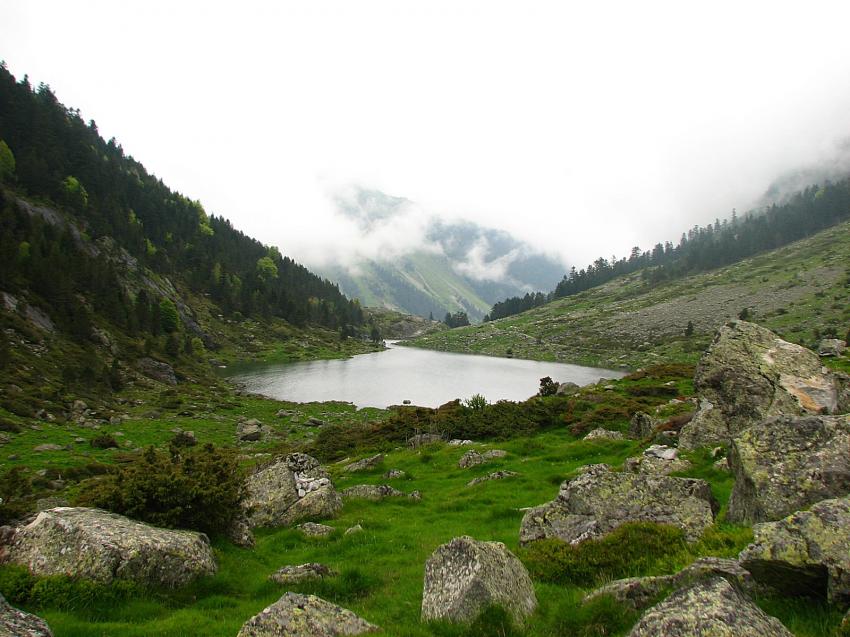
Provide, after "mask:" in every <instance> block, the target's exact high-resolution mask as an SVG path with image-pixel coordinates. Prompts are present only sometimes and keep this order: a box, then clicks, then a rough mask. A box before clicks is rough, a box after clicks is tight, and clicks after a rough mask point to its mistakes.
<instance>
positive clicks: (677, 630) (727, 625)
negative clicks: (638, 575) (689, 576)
mask: <svg viewBox="0 0 850 637" xmlns="http://www.w3.org/2000/svg"><path fill="white" fill-rule="evenodd" d="M659 635H664V637H719V636H721V635H724V636H725V635H729V636H732V635H734V636H735V637H792V633H791V632H789V631H788V629H787V628H785V626H783V625H782V622H780V621H779V620H778V619H776V618H775V617H771V616H770V615H767V614H766V613H765V612H764V611H762V610H761V609H760V608H759V607H758V606H756V605H755V604H753V603H752V602H751V601H750V600H749V599H747V598H746V597H744V596H743V595H742V594H741V593H739V592H738V591H737V590H736V589H735V587H734V586H732V585H731V584H730V583H729V582H728V581H726V580H725V579H723V578H722V577H716V578H713V579H709V580H706V581H702V582H697V583H696V584H693V585H691V586H688V587H686V588H683V589H680V590H678V591H676V592H675V593H673V594H672V595H670V597H668V598H667V599H666V600H664V601H663V602H661V603H660V604H658V605H656V606H653V607H652V608H650V609H649V610H648V611H647V612H646V614H645V615H644V616H643V617H642V618H641V620H640V621H639V622H638V623H637V624H636V625H635V627H634V628H632V631H631V632H630V633H629V637H658V636H659Z"/></svg>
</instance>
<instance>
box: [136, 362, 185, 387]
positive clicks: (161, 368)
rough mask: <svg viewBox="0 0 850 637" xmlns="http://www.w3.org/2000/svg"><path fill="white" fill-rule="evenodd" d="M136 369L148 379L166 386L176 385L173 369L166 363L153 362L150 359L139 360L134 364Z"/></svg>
mask: <svg viewBox="0 0 850 637" xmlns="http://www.w3.org/2000/svg"><path fill="white" fill-rule="evenodd" d="M136 368H137V369H138V370H139V371H140V372H141V373H142V374H144V375H145V376H147V377H148V378H152V379H154V380H156V381H159V382H160V383H164V384H166V385H176V384H177V376H176V375H175V374H174V368H173V367H171V365H169V364H168V363H163V362H161V361H155V360H154V359H152V358H141V359H139V360H138V361H137V362H136Z"/></svg>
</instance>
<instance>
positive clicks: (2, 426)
mask: <svg viewBox="0 0 850 637" xmlns="http://www.w3.org/2000/svg"><path fill="white" fill-rule="evenodd" d="M0 431H7V432H9V433H13V434H19V433H21V427H20V425H18V424H17V423H15V422H12V421H11V420H8V419H7V418H0Z"/></svg>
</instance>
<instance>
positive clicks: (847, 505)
mask: <svg viewBox="0 0 850 637" xmlns="http://www.w3.org/2000/svg"><path fill="white" fill-rule="evenodd" d="M753 533H754V535H755V541H754V542H753V543H752V544H750V545H749V546H748V547H747V548H746V549H744V551H743V552H742V553H741V555H740V560H741V565H742V566H743V567H744V568H746V569H747V570H749V571H750V572H751V573H752V574H753V577H754V578H755V579H756V580H757V581H758V582H760V583H762V584H766V585H768V586H772V587H773V588H776V589H778V590H780V591H782V592H783V593H786V594H791V595H798V594H802V595H813V594H814V595H816V596H819V597H827V598H828V599H829V601H831V602H833V603H837V604H840V605H842V606H847V605H850V498H836V499H833V500H824V501H823V502H818V503H817V504H815V505H814V506H812V508H811V509H809V510H808V511H798V512H796V513H793V514H792V515H789V516H788V517H787V518H785V519H783V520H779V521H777V522H765V523H762V524H756V525H755V526H754V527H753Z"/></svg>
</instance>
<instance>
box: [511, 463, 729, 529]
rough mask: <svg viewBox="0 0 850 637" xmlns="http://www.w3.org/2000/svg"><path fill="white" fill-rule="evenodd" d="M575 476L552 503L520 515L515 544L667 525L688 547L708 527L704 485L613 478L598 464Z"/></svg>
mask: <svg viewBox="0 0 850 637" xmlns="http://www.w3.org/2000/svg"><path fill="white" fill-rule="evenodd" d="M580 471H581V472H580V473H579V475H578V476H576V477H575V478H573V479H572V480H567V481H565V482H564V483H563V484H561V489H560V492H559V494H558V497H557V498H555V499H554V500H553V501H552V502H549V503H547V504H544V505H541V506H538V507H534V508H532V509H530V510H529V511H527V512H526V514H525V516H524V517H523V519H522V525H521V527H520V543H521V544H527V543H528V542H533V541H535V540H542V539H546V538H555V539H559V540H562V541H564V542H568V543H570V544H579V543H580V542H583V541H584V540H589V539H592V538H597V537H601V536H603V535H605V534H607V533H609V532H611V531H613V530H614V529H616V528H617V527H619V526H620V525H621V524H625V523H626V522H654V523H657V524H672V525H673V526H677V527H679V528H680V529H682V530H683V531H684V532H685V537H686V538H687V540H688V541H689V542H693V541H695V540H697V539H699V537H700V535H702V532H703V531H704V530H705V529H706V528H707V527H708V526H710V525H711V524H712V523H713V522H714V514H715V512H716V510H717V502H716V501H715V499H714V497H713V496H712V494H711V488H710V487H709V485H708V483H707V482H705V481H704V480H696V479H693V478H671V477H669V476H661V475H654V474H642V473H617V472H613V471H611V468H610V467H609V466H608V465H604V464H597V465H589V466H586V467H583V468H582V469H581V470H580Z"/></svg>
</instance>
